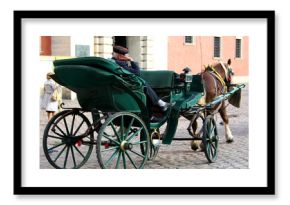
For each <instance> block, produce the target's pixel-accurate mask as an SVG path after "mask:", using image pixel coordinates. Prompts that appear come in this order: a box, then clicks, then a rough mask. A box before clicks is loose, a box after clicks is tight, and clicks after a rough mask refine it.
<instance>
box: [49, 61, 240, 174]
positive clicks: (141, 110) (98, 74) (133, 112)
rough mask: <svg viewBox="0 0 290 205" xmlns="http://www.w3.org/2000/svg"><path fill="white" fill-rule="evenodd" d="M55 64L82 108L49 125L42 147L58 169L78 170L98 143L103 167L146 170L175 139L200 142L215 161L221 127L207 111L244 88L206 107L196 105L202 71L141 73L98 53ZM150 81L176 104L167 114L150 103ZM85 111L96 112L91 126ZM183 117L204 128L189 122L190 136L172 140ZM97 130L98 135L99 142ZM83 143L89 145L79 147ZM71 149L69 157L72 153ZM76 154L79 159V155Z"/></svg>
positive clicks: (59, 80)
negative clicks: (194, 127) (194, 130)
mask: <svg viewBox="0 0 290 205" xmlns="http://www.w3.org/2000/svg"><path fill="white" fill-rule="evenodd" d="M54 67H55V69H54V72H55V74H54V75H52V76H51V77H52V78H53V79H54V80H55V81H56V82H57V83H59V84H60V85H62V86H65V87H67V88H69V89H70V90H72V91H74V92H75V93H76V94H77V99H78V102H79V104H80V106H81V108H72V109H70V108H68V109H65V110H64V111H62V112H60V113H58V114H57V115H55V116H54V117H53V118H52V119H51V120H50V122H49V123H48V125H47V126H46V128H45V131H44V137H43V148H44V152H45V155H46V157H47V159H48V161H49V163H50V164H51V165H52V166H53V167H55V168H67V167H68V166H72V168H80V167H81V166H83V165H84V164H85V163H86V161H87V160H88V158H89V156H90V154H91V152H92V148H93V145H95V144H96V145H97V146H96V151H97V158H98V162H99V164H100V166H101V168H116V169H118V168H119V167H120V165H122V164H123V168H124V169H126V168H130V167H127V166H131V168H143V167H144V164H145V162H146V161H147V160H151V159H154V157H155V156H156V155H157V153H158V150H159V144H160V142H161V140H162V143H163V144H171V142H172V140H191V141H192V140H202V142H203V144H204V146H205V147H206V149H205V150H204V151H205V154H206V157H207V159H208V161H209V162H214V161H215V160H216V157H217V148H218V147H217V144H218V135H217V126H216V122H215V120H214V117H213V114H210V115H206V112H207V110H208V109H211V107H212V106H213V105H216V104H217V103H219V102H221V101H223V100H225V99H228V98H229V97H230V96H231V95H233V94H234V93H237V92H238V91H239V90H240V89H241V88H242V87H244V85H238V86H234V87H233V88H231V90H230V91H229V92H228V93H226V94H223V95H220V96H217V97H216V98H215V99H214V100H213V101H212V102H209V103H207V104H206V105H203V106H202V105H199V104H198V101H199V100H200V99H201V97H202V96H203V92H204V88H203V84H202V78H201V75H190V74H188V73H187V71H186V69H185V70H184V71H185V72H184V73H182V74H177V73H175V72H173V71H169V70H154V71H150V70H141V72H140V76H137V75H135V74H132V73H131V72H129V71H127V70H125V69H123V68H122V67H120V66H119V65H117V64H116V63H115V62H113V61H111V60H107V59H104V58H99V57H82V58H73V59H65V60H57V61H54ZM187 70H188V69H187ZM146 84H149V85H150V86H151V87H152V88H153V89H154V90H155V92H156V93H157V95H158V96H159V97H160V98H161V99H163V100H164V101H167V102H175V105H174V106H173V107H171V108H170V109H168V110H167V111H166V112H161V111H160V108H158V107H157V108H156V107H154V106H152V105H151V104H150V102H149V101H148V99H147V97H146V94H145V92H144V91H145V89H146ZM156 109H157V111H156ZM158 110H159V111H158ZM83 112H91V113H92V119H93V123H92V124H91V123H90V121H89V119H88V118H87V117H86V116H85V115H84V114H83ZM155 115H157V116H158V115H159V116H160V115H161V117H160V118H159V120H157V121H153V120H150V119H151V117H152V116H154V117H155ZM180 116H184V117H185V118H187V119H189V120H190V121H191V123H192V122H193V120H195V119H200V120H202V122H203V126H202V129H201V131H200V132H199V133H197V134H194V133H192V132H191V131H190V129H189V128H190V126H191V125H192V124H191V123H190V125H189V127H188V132H189V134H190V135H191V137H190V138H174V136H175V132H176V130H177V126H178V120H179V117H180ZM103 119H104V121H102V120H103ZM75 122H81V123H80V124H78V123H75ZM165 123H167V125H166V129H165V131H164V133H163V135H162V136H161V135H160V130H159V128H161V126H163V125H164V124H165ZM75 124H78V125H75ZM60 127H62V129H61V128H60ZM81 128H82V129H83V130H82V129H81ZM117 128H118V130H117ZM81 130H82V131H81ZM94 132H97V134H98V135H97V136H98V137H97V139H96V140H95V138H94ZM156 139H157V141H158V143H155V142H156ZM55 140H58V142H59V144H56V143H55ZM82 145H85V147H87V149H79V148H78V146H82ZM56 149H58V150H56ZM64 150H66V152H64ZM54 151H56V152H54ZM69 152H71V157H68V156H69ZM77 154H79V158H76V157H75V156H76V155H77ZM133 156H134V157H135V158H134V159H133V158H132V157H133ZM68 159H69V160H70V161H69V160H68ZM126 160H127V161H126ZM68 161H69V163H67V162H68ZM121 161H122V163H121ZM127 162H128V163H127Z"/></svg>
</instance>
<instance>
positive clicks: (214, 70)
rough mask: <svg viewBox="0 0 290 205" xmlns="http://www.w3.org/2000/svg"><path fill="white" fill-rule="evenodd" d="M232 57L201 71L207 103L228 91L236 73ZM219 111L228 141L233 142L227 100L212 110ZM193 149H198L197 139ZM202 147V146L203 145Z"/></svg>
mask: <svg viewBox="0 0 290 205" xmlns="http://www.w3.org/2000/svg"><path fill="white" fill-rule="evenodd" d="M230 65H231V59H229V60H228V62H227V63H226V64H224V63H223V62H219V63H216V64H214V65H212V66H207V67H206V68H205V70H204V71H203V72H202V73H201V76H202V81H203V86H204V94H205V96H204V97H205V103H208V102H211V101H212V100H213V99H214V98H216V97H217V96H219V95H221V94H223V93H225V92H227V90H228V86H229V85H230V84H231V80H232V79H231V77H232V75H233V74H234V73H233V70H232V68H231V66H230ZM215 111H216V112H219V113H220V116H221V118H222V120H223V122H224V126H225V137H226V141H227V142H228V143H231V142H233V135H232V133H231V130H230V128H229V118H228V115H227V111H226V105H225V101H222V102H221V103H218V104H217V105H216V106H214V107H213V109H212V110H211V111H210V112H215ZM192 129H193V133H194V134H195V133H196V130H197V122H196V121H194V122H193V123H192ZM191 147H192V149H193V150H196V149H198V145H197V144H196V142H195V141H193V142H192V145H191ZM201 148H202V147H201Z"/></svg>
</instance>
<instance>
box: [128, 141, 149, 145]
mask: <svg viewBox="0 0 290 205" xmlns="http://www.w3.org/2000/svg"><path fill="white" fill-rule="evenodd" d="M144 143H147V141H139V142H132V143H131V144H132V145H137V144H144Z"/></svg>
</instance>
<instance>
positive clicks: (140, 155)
mask: <svg viewBox="0 0 290 205" xmlns="http://www.w3.org/2000/svg"><path fill="white" fill-rule="evenodd" d="M129 151H130V152H133V153H134V154H136V155H138V156H139V157H142V158H145V156H144V155H142V154H140V153H137V152H135V151H133V150H129Z"/></svg>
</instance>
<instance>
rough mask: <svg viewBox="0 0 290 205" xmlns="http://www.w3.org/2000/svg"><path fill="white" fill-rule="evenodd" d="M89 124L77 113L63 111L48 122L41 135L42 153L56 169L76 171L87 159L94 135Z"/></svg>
mask: <svg viewBox="0 0 290 205" xmlns="http://www.w3.org/2000/svg"><path fill="white" fill-rule="evenodd" d="M90 129H91V123H90V121H89V120H88V118H87V117H86V116H85V115H84V114H83V113H81V112H79V111H74V110H64V111H62V112H59V113H57V114H56V115H55V116H53V118H52V119H51V120H50V121H49V122H48V124H47V126H46V128H45V130H44V134H43V151H44V154H45V156H46V158H47V160H48V162H49V163H50V164H51V165H52V166H53V167H54V168H56V169H78V168H80V167H82V166H83V165H84V164H85V163H86V162H87V161H88V159H89V157H90V155H91V153H92V149H93V144H94V134H93V132H89V131H90Z"/></svg>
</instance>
